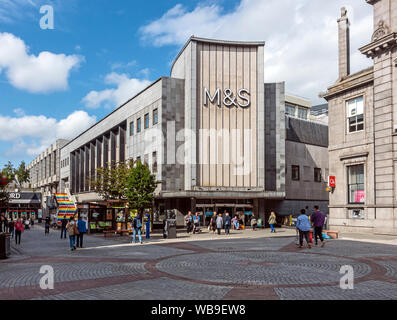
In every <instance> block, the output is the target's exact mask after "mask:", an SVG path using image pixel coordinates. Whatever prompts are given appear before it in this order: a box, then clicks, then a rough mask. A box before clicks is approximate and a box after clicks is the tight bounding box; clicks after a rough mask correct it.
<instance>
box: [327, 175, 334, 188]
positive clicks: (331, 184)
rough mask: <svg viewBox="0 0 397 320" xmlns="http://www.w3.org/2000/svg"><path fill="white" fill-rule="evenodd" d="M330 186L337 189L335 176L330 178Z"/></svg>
mask: <svg viewBox="0 0 397 320" xmlns="http://www.w3.org/2000/svg"><path fill="white" fill-rule="evenodd" d="M328 186H329V187H330V188H335V187H336V177H335V176H329V177H328Z"/></svg>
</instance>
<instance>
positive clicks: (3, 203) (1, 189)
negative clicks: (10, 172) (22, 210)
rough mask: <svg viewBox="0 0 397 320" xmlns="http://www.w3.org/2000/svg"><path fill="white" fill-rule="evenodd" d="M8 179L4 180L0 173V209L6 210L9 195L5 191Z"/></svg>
mask: <svg viewBox="0 0 397 320" xmlns="http://www.w3.org/2000/svg"><path fill="white" fill-rule="evenodd" d="M8 182H9V180H8V178H5V177H4V176H3V175H2V173H1V172H0V207H3V208H7V206H8V200H9V193H8V191H7V185H8Z"/></svg>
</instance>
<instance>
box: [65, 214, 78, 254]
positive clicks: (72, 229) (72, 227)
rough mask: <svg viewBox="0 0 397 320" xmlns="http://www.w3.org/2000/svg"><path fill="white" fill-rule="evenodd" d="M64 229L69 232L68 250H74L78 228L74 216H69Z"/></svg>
mask: <svg viewBox="0 0 397 320" xmlns="http://www.w3.org/2000/svg"><path fill="white" fill-rule="evenodd" d="M66 229H67V230H68V233H69V241H70V251H74V250H76V234H77V232H79V230H78V229H77V223H76V221H74V218H70V220H69V222H68V224H67V225H66ZM76 231H77V232H76Z"/></svg>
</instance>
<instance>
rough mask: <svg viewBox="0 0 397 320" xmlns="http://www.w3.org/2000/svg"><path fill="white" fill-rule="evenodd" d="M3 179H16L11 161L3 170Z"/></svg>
mask: <svg viewBox="0 0 397 320" xmlns="http://www.w3.org/2000/svg"><path fill="white" fill-rule="evenodd" d="M1 173H2V176H3V178H7V179H8V180H9V181H13V180H14V178H15V168H14V165H13V164H12V163H11V161H8V163H7V164H6V165H5V166H4V168H3V170H1Z"/></svg>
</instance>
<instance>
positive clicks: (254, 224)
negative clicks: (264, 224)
mask: <svg viewBox="0 0 397 320" xmlns="http://www.w3.org/2000/svg"><path fill="white" fill-rule="evenodd" d="M257 225H258V220H256V217H255V214H252V216H251V227H252V230H253V231H256V227H257Z"/></svg>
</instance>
